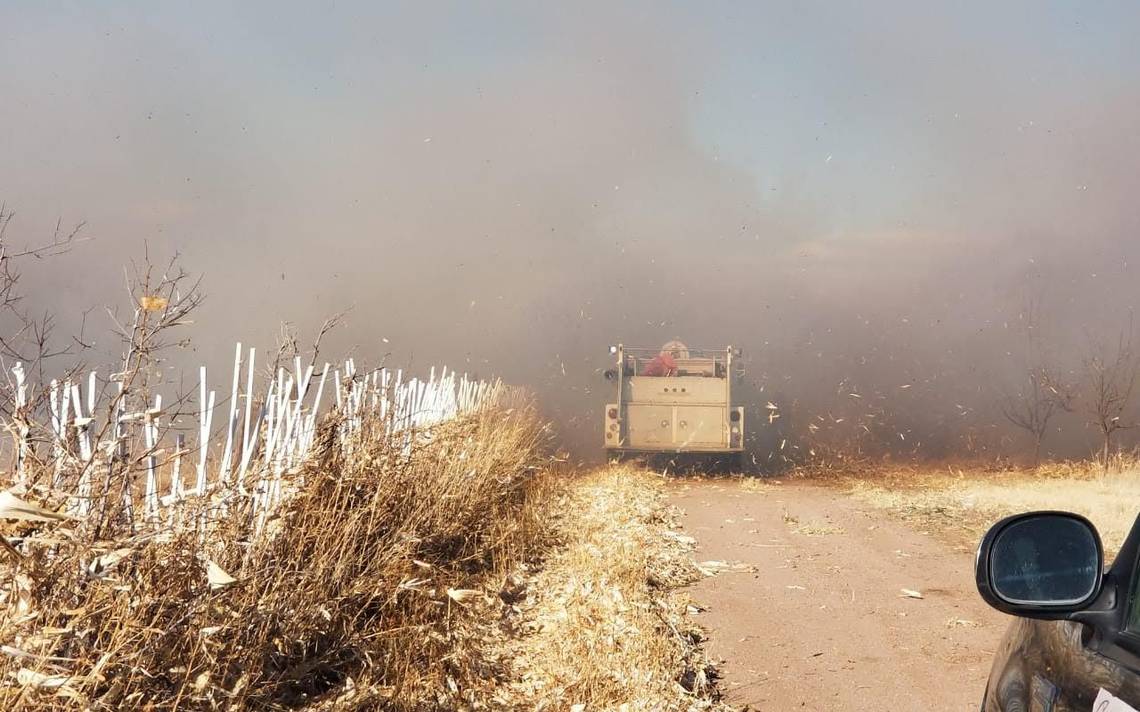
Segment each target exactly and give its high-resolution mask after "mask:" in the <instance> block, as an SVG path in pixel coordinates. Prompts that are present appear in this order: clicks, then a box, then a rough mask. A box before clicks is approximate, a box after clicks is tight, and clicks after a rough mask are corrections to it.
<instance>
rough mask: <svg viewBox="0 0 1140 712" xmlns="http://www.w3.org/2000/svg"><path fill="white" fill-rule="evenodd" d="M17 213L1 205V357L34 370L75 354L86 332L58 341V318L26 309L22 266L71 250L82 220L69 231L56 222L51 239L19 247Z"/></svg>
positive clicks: (82, 344) (77, 237)
mask: <svg viewBox="0 0 1140 712" xmlns="http://www.w3.org/2000/svg"><path fill="white" fill-rule="evenodd" d="M14 215H15V214H14V213H13V212H12V211H10V210H8V209H7V208H6V207H5V206H4V205H3V204H0V325H2V327H3V328H2V329H0V356H3V357H6V358H10V359H13V360H15V361H22V362H24V363H26V364H29V365H30V367H31V368H33V369H35V368H38V367H39V366H41V365H42V363H43V361H45V360H47V359H50V358H52V357H55V356H63V355H70V354H73V353H74V352H75V350H76V348H77V347H86V343H85V342H84V341H83V335H82V333H80V334H79V335H77V336H73V337H72V338H70V339H69V340H68V341H67V343H66V344H56V343H54V342H53V339H52V336H53V331H54V329H55V317H54V316H53V315H52V314H51V313H48V312H44V313H36V314H34V313H32V311H31V310H30V309H28V308H25V304H24V298H23V296H24V295H23V294H22V293H21V291H20V277H21V266H22V265H23V264H25V263H27V262H28V261H30V260H43V259H47V258H49V257H56V256H59V255H62V254H63V253H65V252H68V251H69V250H71V248H72V247H74V246H75V244H76V242H78V241H79V239H80V232H81V231H82V230H83V223H79V224H77V225H76V226H75V227H73V228H72V229H70V230H64V229H62V224H61V223H59V222H57V223H56V226H55V231H54V232H53V234H52V236H51V239H50V240H48V241H45V242H44V243H42V244H39V245H23V246H17V245H15V244H13V240H12V238H11V236H9V234H8V227H9V225H10V224H11V222H12V218H13V217H14Z"/></svg>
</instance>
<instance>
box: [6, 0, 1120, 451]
mask: <svg viewBox="0 0 1140 712" xmlns="http://www.w3.org/2000/svg"><path fill="white" fill-rule="evenodd" d="M1074 12H1077V11H1074ZM1079 13H1080V14H1079V15H1075V16H1073V17H1065V16H1061V15H1057V14H1049V13H1047V12H1044V11H1042V10H1041V9H1040V8H1039V7H1037V6H1035V5H1034V6H1025V7H1021V8H1016V7H1014V6H1013V5H1009V6H1005V7H1003V8H998V9H995V8H993V7H990V6H988V5H981V4H978V5H976V6H972V7H963V8H958V9H955V10H949V9H932V8H923V7H914V6H913V5H912V4H910V3H896V2H892V3H884V4H882V5H879V6H877V7H875V8H867V7H865V6H864V5H863V4H854V5H852V6H850V7H839V6H836V5H834V4H832V3H826V4H821V5H819V6H810V5H804V4H795V5H794V6H789V7H783V6H782V5H781V4H772V5H766V6H756V7H750V8H737V9H734V10H732V11H729V10H727V9H724V8H721V9H717V10H711V9H701V8H697V7H696V6H678V7H664V6H661V5H659V4H656V3H654V4H640V3H633V4H629V5H626V6H623V7H622V8H620V9H619V8H613V7H610V6H609V5H598V6H591V7H586V6H575V7H573V8H562V9H549V8H542V9H540V8H536V7H532V6H529V5H520V6H511V5H502V6H496V7H494V8H486V9H482V10H478V11H477V10H474V9H471V8H469V7H466V6H453V7H450V8H446V9H444V8H434V9H423V8H415V9H410V8H407V7H405V8H374V7H372V6H371V4H343V3H341V4H337V5H336V6H330V7H328V8H323V9H321V10H320V11H316V10H302V9H295V8H288V7H280V6H278V5H277V4H273V5H265V6H261V7H252V6H247V7H244V8H241V9H233V8H227V7H223V6H214V7H212V8H210V10H209V12H204V11H201V10H197V11H195V12H193V13H191V12H190V11H189V10H185V11H183V10H178V9H174V8H168V9H158V8H153V7H147V8H138V7H135V8H129V9H128V8H125V7H123V8H118V9H106V8H86V9H85V8H79V9H71V10H68V11H66V12H65V11H62V10H48V9H44V8H42V7H38V6H37V7H22V8H20V7H15V6H10V7H7V8H5V9H3V10H0V22H3V24H4V26H5V27H7V28H9V29H8V31H7V33H6V36H5V38H4V40H3V42H2V43H0V63H2V65H3V66H4V67H5V68H6V71H5V72H3V73H2V74H0V91H2V93H3V96H4V97H5V101H4V102H3V105H0V126H3V127H4V128H3V131H2V133H0V171H2V172H3V175H4V176H5V177H6V181H5V186H4V189H3V194H2V196H0V197H2V199H3V200H4V201H5V202H6V203H7V205H8V206H9V207H10V208H13V209H15V210H16V211H17V213H18V216H17V220H16V221H15V222H14V223H13V225H12V227H11V228H10V230H11V232H12V233H13V234H18V235H19V236H20V238H22V239H26V240H29V241H32V240H35V239H36V238H37V237H38V236H40V235H43V234H45V233H46V232H49V231H50V228H51V226H53V225H54V223H55V221H56V219H57V218H62V219H63V221H64V222H65V223H67V222H74V221H79V220H85V221H86V222H87V223H88V227H87V228H86V234H87V235H89V236H90V237H91V238H92V240H91V242H89V243H86V244H84V245H82V246H80V248H78V249H77V250H75V251H74V252H73V253H72V254H70V255H68V256H66V257H64V258H62V259H59V260H56V261H53V262H51V263H50V264H44V265H37V266H36V267H35V269H33V270H31V271H30V272H29V274H28V277H27V280H26V283H25V287H26V288H27V289H28V290H30V292H31V293H30V294H29V300H30V301H34V302H35V303H36V304H43V305H44V306H45V307H48V308H53V309H54V310H56V311H58V312H60V314H61V316H62V317H63V323H62V324H61V328H75V324H76V323H77V321H78V318H79V316H78V315H79V313H80V312H81V311H82V310H84V309H87V308H90V307H96V306H100V305H104V304H121V303H122V300H123V296H124V294H125V292H124V289H123V278H122V265H123V264H124V263H125V262H128V261H130V260H132V259H133V260H138V259H140V258H141V256H142V253H143V249H144V248H143V246H144V241H145V245H146V249H147V250H148V251H149V253H150V254H152V255H155V256H169V255H170V254H172V253H175V252H178V253H180V254H181V255H182V261H183V263H184V264H185V265H186V266H187V267H189V268H191V269H194V270H198V271H201V272H203V273H204V274H205V283H204V284H205V288H206V291H207V293H208V302H207V304H206V306H205V308H204V309H203V310H202V311H201V312H200V313H199V314H198V324H197V326H195V327H194V331H193V347H192V349H193V351H191V352H189V353H187V354H186V355H185V360H186V361H187V363H191V364H195V365H196V364H197V363H198V362H207V363H210V364H214V365H222V364H224V362H225V359H226V357H227V356H228V355H229V354H230V353H232V351H231V349H232V342H233V341H234V340H239V339H240V340H242V341H245V342H247V343H260V344H265V345H269V343H270V342H271V340H272V337H273V335H274V334H275V333H276V331H277V329H278V325H279V324H280V322H282V321H289V322H292V323H293V324H294V325H295V326H296V328H297V329H298V330H299V331H300V332H301V333H302V334H304V333H311V332H313V331H315V329H316V328H317V326H318V325H319V324H320V322H321V320H322V319H323V318H324V317H326V316H328V315H329V314H331V313H334V312H337V311H339V310H341V309H343V308H346V307H352V311H351V313H350V315H349V318H348V326H347V327H346V328H345V329H342V330H341V331H340V332H338V333H336V334H334V336H333V337H332V341H330V342H329V343H328V344H327V346H328V349H329V352H332V353H335V352H341V351H345V350H348V349H350V348H354V349H355V351H356V353H357V354H358V355H359V356H360V357H361V358H364V359H368V360H372V361H379V360H380V359H382V358H385V356H386V355H387V358H388V362H389V363H397V364H400V365H404V364H409V363H410V364H415V365H417V366H420V367H425V368H426V367H427V366H428V365H430V364H436V363H445V364H448V365H449V366H452V367H454V368H458V369H461V370H468V371H470V372H473V373H477V374H479V375H482V376H485V375H489V374H497V375H501V376H502V377H503V378H505V379H506V380H508V381H511V382H514V383H520V384H524V385H528V386H530V387H532V388H533V389H534V390H535V391H536V392H537V393H538V395H539V397H540V401H541V402H542V403H543V405H544V407H545V408H546V409H547V411H548V414H549V415H550V417H551V418H552V419H553V420H554V421H555V422H556V424H557V425H558V427H559V429H560V432H561V434H562V435H563V437H564V439H565V440H566V442H567V443H568V444H569V445H571V446H573V448H574V450H575V452H576V453H578V454H580V455H581V456H583V457H589V456H591V455H596V452H597V448H596V445H597V443H598V442H599V440H600V438H599V437H598V436H599V432H600V425H599V422H598V421H599V418H598V415H599V414H600V413H601V406H602V404H603V403H605V402H606V400H607V399H608V398H609V391H608V389H607V386H606V384H605V382H604V381H603V380H602V378H601V369H603V368H605V367H606V365H607V362H608V354H607V346H608V345H609V344H610V343H615V342H618V341H622V342H625V343H627V344H641V345H652V344H656V343H660V342H664V341H666V340H668V339H671V338H675V337H680V338H681V339H683V340H685V341H687V342H689V343H692V344H696V345H702V346H723V345H727V344H729V343H732V344H733V345H739V346H741V347H742V348H743V349H744V350H745V352H746V353H747V354H748V355H749V366H748V376H747V378H748V380H749V381H750V383H751V386H752V388H753V389H754V391H755V398H757V399H758V402H760V403H761V404H762V403H766V402H767V401H769V400H771V401H772V402H773V403H774V404H775V405H777V406H778V407H779V414H780V416H781V418H780V419H779V420H775V421H773V422H772V423H770V424H769V423H768V422H767V417H765V413H763V412H757V413H755V414H754V415H753V420H754V422H755V423H756V425H757V428H758V432H760V433H761V435H762V436H763V442H764V443H765V444H766V447H772V448H775V447H778V443H780V442H783V441H784V438H785V437H786V435H787V434H788V433H793V434H800V435H806V433H807V431H808V425H809V424H813V425H814V427H815V428H817V429H819V430H821V431H823V434H826V433H827V432H833V433H836V437H839V434H840V433H842V434H843V436H844V437H846V435H847V434H848V431H847V430H845V429H844V428H843V427H841V426H842V425H843V423H844V422H845V423H847V425H848V426H850V425H851V424H852V423H858V424H859V425H860V426H862V425H867V426H868V427H867V428H866V429H865V431H866V433H868V437H870V439H871V440H872V441H873V442H875V443H877V444H878V445H879V446H881V447H882V448H884V449H887V450H890V451H897V452H902V453H908V454H909V453H916V454H919V455H922V456H930V457H943V456H952V455H955V454H961V453H962V452H963V451H964V449H965V448H983V447H984V448H990V449H987V450H984V452H993V450H992V449H993V448H997V449H998V451H1006V452H1010V451H1014V450H1016V449H1017V448H1018V447H1022V448H1024V447H1025V445H1026V443H1024V441H1023V439H1021V437H1022V436H1021V435H1020V434H1018V433H1017V432H1016V431H1013V430H1011V429H1010V428H1009V427H1008V426H1007V425H1005V424H1004V423H1003V422H1002V419H1001V416H1000V413H999V412H998V411H997V409H996V408H995V403H996V402H997V400H998V399H999V397H1000V394H1001V393H1002V392H1003V391H1004V390H1006V389H1009V388H1011V387H1013V384H1015V383H1016V379H1017V378H1018V376H1019V373H1020V371H1021V370H1022V369H1023V368H1024V365H1025V363H1026V361H1027V360H1028V359H1030V358H1031V356H1030V355H1029V354H1027V346H1026V344H1027V339H1026V338H1025V336H1024V331H1025V323H1024V322H1025V319H1026V313H1025V308H1026V305H1027V304H1034V305H1037V307H1036V308H1037V309H1038V311H1039V316H1040V324H1035V328H1036V329H1038V330H1039V332H1040V333H1041V334H1043V335H1044V339H1043V340H1044V341H1045V342H1046V343H1047V344H1048V358H1049V359H1050V360H1052V361H1055V362H1056V363H1057V364H1058V366H1059V367H1060V368H1061V369H1062V370H1067V371H1068V375H1069V377H1071V378H1072V379H1074V380H1076V379H1077V378H1078V376H1079V374H1078V373H1077V369H1078V367H1079V364H1080V359H1081V357H1082V355H1084V354H1085V353H1086V352H1087V350H1088V348H1089V347H1090V346H1089V342H1090V340H1095V339H1098V338H1106V337H1107V338H1112V337H1114V336H1115V333H1116V331H1117V330H1118V329H1119V328H1120V326H1121V325H1123V324H1125V323H1126V321H1127V316H1128V314H1129V313H1130V311H1131V310H1132V309H1133V308H1134V307H1135V305H1136V301H1137V296H1138V294H1137V287H1136V286H1135V285H1136V278H1135V274H1134V272H1133V269H1132V266H1131V265H1132V264H1133V263H1134V260H1135V259H1136V258H1137V257H1138V255H1137V254H1136V253H1137V252H1140V247H1138V244H1140V243H1138V242H1137V240H1136V238H1135V236H1136V235H1137V234H1138V231H1137V228H1138V227H1140V225H1138V224H1137V223H1138V220H1140V218H1138V217H1137V213H1136V211H1135V210H1134V209H1133V207H1132V205H1131V202H1132V200H1131V199H1132V194H1133V193H1134V191H1135V190H1136V187H1137V185H1136V179H1135V177H1134V171H1133V166H1135V165H1137V162H1138V159H1140V137H1138V135H1137V133H1136V130H1135V127H1136V126H1137V125H1140V90H1138V89H1137V88H1136V85H1135V82H1134V81H1133V80H1134V77H1132V76H1130V75H1129V74H1128V72H1126V71H1125V68H1126V67H1129V66H1135V60H1136V59H1137V58H1136V56H1135V54H1136V52H1137V50H1136V49H1135V48H1133V47H1132V46H1131V43H1130V42H1129V41H1128V38H1127V37H1125V36H1124V35H1123V34H1122V33H1123V32H1124V28H1127V27H1130V26H1135V25H1134V22H1135V20H1136V19H1137V18H1135V17H1133V15H1135V14H1136V13H1135V11H1134V10H1132V9H1129V8H1120V9H1115V10H1112V9H1096V10H1093V9H1089V8H1081V9H1080V10H1079ZM90 318H92V319H94V318H95V317H90ZM88 328H89V329H90V328H92V327H91V325H90V324H89V327H88ZM112 346H113V344H106V343H104V344H101V347H102V348H106V349H107V350H110V348H111V347H112ZM217 373H219V374H223V373H224V369H219V370H217ZM868 414H871V415H873V418H871V419H870V420H868V419H867V416H868ZM837 421H839V422H837ZM1057 425H1058V427H1059V428H1060V431H1059V432H1056V433H1052V434H1051V435H1050V437H1049V439H1048V440H1047V446H1048V447H1049V448H1050V449H1052V450H1054V451H1056V452H1059V453H1062V454H1081V453H1083V452H1084V451H1085V450H1087V449H1088V447H1089V446H1090V443H1091V441H1092V437H1091V435H1090V434H1088V433H1086V432H1085V431H1084V430H1083V426H1082V425H1081V421H1080V418H1078V417H1076V416H1066V417H1064V418H1059V419H1058V420H1057ZM828 429H830V430H828ZM813 432H815V431H813ZM820 437H822V435H821V436H820ZM978 443H982V445H979V444H978ZM788 447H796V448H804V449H807V448H810V447H811V444H810V438H801V439H796V441H795V442H794V443H793V444H791V445H789V446H788ZM975 454H976V453H975Z"/></svg>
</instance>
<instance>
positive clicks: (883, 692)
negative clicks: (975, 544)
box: [670, 480, 1006, 711]
mask: <svg viewBox="0 0 1140 712" xmlns="http://www.w3.org/2000/svg"><path fill="white" fill-rule="evenodd" d="M751 485H752V483H747V484H745V485H744V486H742V484H741V483H740V482H739V481H731V480H721V481H715V480H714V481H678V482H675V483H674V484H672V485H671V497H670V500H671V502H672V503H673V504H674V505H676V506H678V507H680V508H681V509H682V510H683V512H684V516H683V518H682V523H683V524H684V527H685V530H686V532H687V533H688V534H690V535H692V536H694V537H696V539H697V552H696V556H697V559H698V561H706V560H712V561H714V562H716V561H723V562H727V563H729V564H733V563H736V562H740V563H743V564H747V565H748V566H749V568H750V569H751V570H747V571H742V570H731V569H729V570H725V571H723V572H722V573H719V574H718V575H716V576H710V577H707V578H705V579H703V580H702V581H700V582H698V583H696V584H694V586H693V587H692V591H691V592H692V596H693V598H694V600H695V601H696V602H698V603H699V604H701V605H703V606H705V607H707V609H708V610H707V611H705V612H703V613H701V614H700V615H699V616H697V618H698V620H699V621H700V622H702V623H703V624H704V625H705V626H706V627H707V628H708V630H709V633H710V637H711V640H710V641H709V642H708V651H709V657H710V658H711V659H712V660H713V661H714V662H715V661H717V660H720V659H723V660H724V663H723V664H722V665H721V671H722V672H723V674H724V676H725V679H724V681H723V683H722V688H723V690H724V692H725V694H726V696H727V701H729V702H731V703H733V704H735V705H738V706H740V707H751V708H752V709H756V710H821V711H822V710H829V711H837V710H900V711H901V710H907V711H909V710H931V711H935V710H975V709H977V708H978V703H979V701H980V698H981V695H982V691H983V688H984V685H985V680H986V676H987V674H988V672H989V664H990V658H991V656H992V653H993V650H994V646H995V645H996V642H997V640H998V638H999V637H1000V635H1001V631H1002V630H1003V628H1004V626H1005V623H1006V619H1005V618H1004V617H1003V616H1002V615H1000V614H998V613H996V612H994V611H992V610H991V609H989V608H988V607H987V606H986V605H985V604H984V603H982V601H981V600H980V599H979V598H978V595H977V593H976V591H975V589H974V584H973V561H972V553H971V552H970V551H969V550H967V549H966V548H965V547H955V546H953V545H951V544H947V543H944V541H943V540H936V539H935V538H934V537H933V536H931V535H930V534H927V533H923V532H919V531H917V530H916V529H914V528H912V527H911V526H908V525H907V524H904V523H900V522H898V521H896V520H894V519H892V518H891V516H890V515H889V514H888V513H886V512H884V511H882V510H880V509H876V508H875V507H873V506H871V505H869V504H867V503H865V502H861V501H859V500H857V499H854V498H852V497H850V496H849V495H847V494H845V493H843V492H841V491H838V490H836V489H831V488H823V487H816V486H811V485H804V484H780V485H771V486H760V487H756V486H751ZM706 568H723V567H718V566H717V565H716V564H713V565H711V567H706ZM903 589H909V590H912V591H917V592H919V593H921V595H922V596H923V598H921V599H918V598H911V597H907V596H906V595H905V594H904V593H903Z"/></svg>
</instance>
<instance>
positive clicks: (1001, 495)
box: [830, 458, 1140, 554]
mask: <svg viewBox="0 0 1140 712" xmlns="http://www.w3.org/2000/svg"><path fill="white" fill-rule="evenodd" d="M830 481H831V482H834V483H838V484H840V485H841V486H844V487H847V488H849V489H850V490H851V491H852V492H853V493H854V495H855V496H856V497H858V498H860V499H862V500H863V501H866V502H868V503H870V504H873V505H875V506H878V507H882V508H885V509H888V510H891V511H892V512H894V513H896V514H898V515H900V516H902V517H904V518H907V519H911V520H913V521H915V522H916V523H918V524H920V525H921V526H923V527H928V528H931V529H934V530H937V531H940V532H943V533H947V534H950V535H952V537H953V538H954V539H955V540H956V542H957V543H959V544H960V545H962V546H964V547H967V548H971V547H973V546H975V545H976V544H977V542H978V540H979V539H980V537H981V535H982V534H983V533H984V532H985V530H986V529H987V528H989V526H990V525H992V524H993V523H994V522H995V521H997V520H998V519H1001V518H1002V517H1005V516H1008V515H1011V514H1017V513H1020V512H1029V511H1035V510H1063V511H1071V512H1076V513H1078V514H1082V515H1084V516H1086V517H1088V518H1089V519H1090V520H1091V521H1092V522H1093V524H1095V525H1096V527H1097V529H1098V530H1099V531H1100V534H1101V537H1102V538H1103V540H1104V544H1105V548H1106V550H1107V551H1108V552H1109V553H1110V554H1111V553H1114V552H1115V551H1116V550H1117V549H1118V548H1119V547H1120V545H1121V543H1123V541H1124V538H1125V537H1126V536H1127V534H1128V532H1129V531H1130V530H1131V528H1132V526H1133V523H1134V522H1135V521H1136V518H1137V515H1140V462H1137V461H1136V460H1133V459H1129V458H1116V459H1114V460H1113V461H1112V462H1111V463H1110V468H1109V470H1108V471H1107V472H1105V470H1104V467H1103V465H1102V464H1101V463H1099V462H1082V461H1069V462H1052V463H1044V464H1042V465H1040V466H1038V467H1036V468H1015V467H1006V468H1002V469H1000V470H999V469H992V468H988V467H979V466H971V465H968V464H965V463H963V464H944V465H942V466H930V465H927V466H923V465H917V464H911V465H907V466H905V467H889V466H877V467H871V468H867V469H862V470H857V471H848V472H846V473H844V474H843V475H842V476H839V477H834V478H832V479H831V480H830Z"/></svg>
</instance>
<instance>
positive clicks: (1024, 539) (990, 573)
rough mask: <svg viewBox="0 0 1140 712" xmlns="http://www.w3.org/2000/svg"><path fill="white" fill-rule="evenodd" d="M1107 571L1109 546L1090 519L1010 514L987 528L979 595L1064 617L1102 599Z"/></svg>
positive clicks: (999, 605)
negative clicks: (1106, 554)
mask: <svg viewBox="0 0 1140 712" xmlns="http://www.w3.org/2000/svg"><path fill="white" fill-rule="evenodd" d="M1103 571H1104V548H1103V546H1102V544H1101V541H1100V535H1099V534H1098V533H1097V531H1096V528H1095V527H1094V526H1093V525H1092V523H1091V522H1090V521H1089V520H1088V519H1085V518H1084V517H1082V516H1080V515H1078V514H1071V513H1069V512H1030V513H1028V514H1018V515H1015V516H1012V517H1007V518H1005V519H1003V520H1001V521H1000V522H998V523H997V524H995V525H994V526H993V527H991V528H990V530H989V531H988V532H986V535H985V537H983V538H982V542H981V545H980V546H979V547H978V553H977V557H976V559H975V571H974V575H975V580H976V583H977V586H978V593H980V594H981V596H982V599H983V600H985V601H986V603H988V604H990V605H991V606H993V607H994V608H996V609H997V610H999V611H1002V612H1003V613H1008V614H1011V615H1015V616H1022V617H1025V618H1037V619H1042V620H1064V619H1069V618H1071V617H1072V616H1073V615H1074V614H1077V613H1080V612H1081V611H1084V610H1085V609H1086V608H1088V607H1089V606H1090V605H1091V604H1092V603H1093V602H1094V601H1096V600H1097V597H1098V596H1099V594H1100V591H1101V587H1102V585H1103V581H1104V574H1103Z"/></svg>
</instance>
